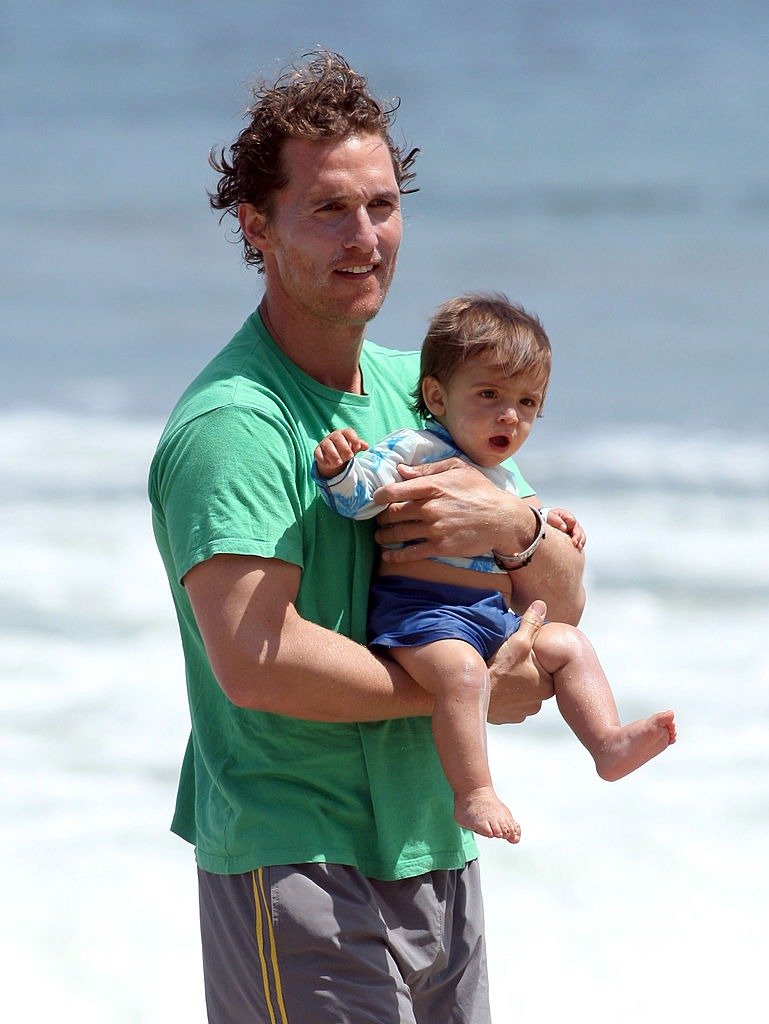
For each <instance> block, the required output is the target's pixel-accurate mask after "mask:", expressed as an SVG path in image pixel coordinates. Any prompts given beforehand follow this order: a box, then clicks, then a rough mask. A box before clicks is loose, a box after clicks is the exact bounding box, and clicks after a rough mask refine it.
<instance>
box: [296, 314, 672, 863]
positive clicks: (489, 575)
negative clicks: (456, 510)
mask: <svg viewBox="0 0 769 1024" xmlns="http://www.w3.org/2000/svg"><path fill="white" fill-rule="evenodd" d="M550 366H551V350H550V342H549V340H548V338H547V335H546V334H545V331H544V330H543V328H542V325H541V324H540V322H539V320H538V319H537V318H536V317H534V316H531V315H530V314H528V313H526V312H525V311H524V310H523V309H521V308H520V307H518V306H514V305H513V304H511V303H510V302H509V301H508V300H507V299H506V298H505V296H503V295H467V296H462V297H460V298H456V299H451V300H449V301H448V302H446V303H444V304H443V305H442V306H440V307H439V309H438V311H437V313H436V315H435V316H434V317H433V319H432V321H431V323H430V327H429V330H428V333H427V336H426V338H425V342H424V345H423V346H422V361H421V372H420V379H419V384H418V387H417V390H416V393H415V397H416V408H417V410H418V411H419V412H420V414H421V415H422V416H423V417H424V418H425V421H426V428H425V429H424V430H409V429H406V430H398V431H396V432H395V433H393V434H390V435H388V436H387V437H386V438H384V440H382V441H380V442H379V444H377V445H376V447H374V448H369V446H368V445H367V443H366V442H365V441H364V440H363V439H361V438H360V437H358V435H357V434H356V433H355V431H354V430H352V429H351V428H346V429H342V430H335V431H333V433H331V434H328V435H327V436H326V437H325V438H324V439H323V440H322V441H321V442H320V444H319V445H318V446H317V448H316V449H315V462H314V466H313V476H314V478H315V480H316V482H317V483H318V485H319V487H320V489H321V492H322V494H323V496H324V498H325V500H326V501H327V503H328V504H329V505H330V506H331V508H333V509H335V510H336V511H337V512H338V513H340V514H341V515H344V516H347V517H348V518H353V519H368V518H371V517H372V516H376V515H377V514H378V513H379V512H381V511H382V509H383V507H384V506H382V505H377V504H375V502H374V500H373V494H374V492H375V491H376V490H377V488H379V487H381V486H382V485H384V484H386V483H390V482H392V481H394V480H399V479H400V476H399V474H398V469H397V467H398V465H400V464H407V465H410V466H413V465H418V464H420V463H425V462H436V461H440V460H442V459H446V458H450V457H452V456H456V457H459V458H461V459H463V460H464V461H465V462H468V463H470V464H471V465H474V466H475V467H476V468H478V469H479V470H480V471H481V472H482V473H483V474H484V475H485V476H487V477H488V478H489V479H490V480H491V481H492V482H493V483H494V484H496V485H497V486H498V487H500V488H501V489H503V490H507V491H510V492H511V493H514V494H516V495H517V494H519V490H521V489H524V488H525V484H524V482H523V480H522V478H521V477H520V474H518V473H517V469H516V468H515V467H514V464H513V466H512V467H511V468H510V469H508V468H505V467H504V466H503V465H502V463H503V462H504V461H505V460H506V459H508V458H510V456H512V455H514V454H515V453H516V452H517V451H518V450H519V448H520V447H521V446H522V445H523V444H524V442H525V441H526V439H527V437H528V436H529V433H530V432H531V429H532V426H533V425H534V420H535V419H536V418H537V416H539V415H540V412H541V409H542V404H543V402H544V398H545V392H546V390H547V385H548V381H549V377H550ZM526 501H527V503H528V504H529V506H530V508H531V510H532V529H533V530H534V540H533V541H532V543H531V545H530V546H529V547H528V548H527V549H526V551H523V552H520V553H519V554H515V555H508V556H505V555H502V554H500V553H498V552H488V553H487V554H485V555H481V556H476V557H473V558H429V559H422V560H421V561H417V562H412V563H407V564H401V565H388V563H386V562H384V561H382V562H381V564H380V566H379V572H378V576H377V577H376V578H375V579H374V581H373V583H372V588H371V596H370V605H369V617H368V640H369V644H370V646H371V647H372V648H374V649H380V650H387V652H388V653H389V654H390V656H391V657H393V658H394V659H395V660H396V661H398V662H399V663H400V664H401V665H402V666H403V668H404V669H405V670H406V671H407V672H408V673H409V675H410V676H411V677H412V678H413V679H414V680H415V681H416V682H417V683H419V684H420V685H421V686H423V687H424V688H425V689H426V690H428V691H429V692H430V693H431V694H433V695H434V697H435V703H434V710H433V718H432V723H433V735H434V737H435V744H436V748H437V751H438V756H439V757H440V760H441V764H442V765H443V769H444V771H445V773H446V777H447V779H448V781H449V784H450V786H451V788H452V790H453V792H454V816H455V819H456V821H457V822H458V823H459V824H460V825H462V826H464V827H465V828H469V829H472V830H473V831H474V832H477V833H479V834H480V835H484V836H489V837H491V836H496V837H498V838H504V839H507V840H508V842H511V843H517V842H518V841H519V839H520V835H521V830H520V826H519V825H518V823H517V822H516V821H515V819H514V818H513V816H512V814H511V813H510V811H509V810H508V808H507V807H506V806H505V804H504V803H503V802H502V801H501V800H500V799H499V797H498V796H497V794H496V792H495V790H494V787H493V784H492V780H491V774H490V771H489V764H488V757H487V750H486V727H485V726H486V715H487V711H488V703H489V683H488V674H487V665H486V663H487V661H488V660H489V659H490V658H491V657H492V656H493V655H494V654H495V653H496V651H497V650H498V649H499V647H500V646H501V645H502V643H504V641H505V640H506V639H507V638H508V637H509V636H510V635H511V634H512V633H514V632H515V630H516V629H517V628H518V625H519V623H520V619H519V617H518V616H517V615H516V614H515V612H513V611H512V610H511V607H510V605H511V603H514V586H513V584H514V577H513V576H512V575H511V574H512V573H513V572H514V571H515V570H516V569H519V568H522V567H523V566H525V565H527V564H528V563H529V561H530V560H531V558H532V557H534V555H535V552H536V550H537V547H538V546H539V544H540V543H542V541H543V540H545V538H546V536H547V529H548V528H551V529H556V530H560V531H562V532H565V533H568V534H569V536H570V537H571V540H572V543H573V544H574V545H575V546H576V547H577V548H582V547H583V545H584V543H585V534H584V532H583V530H582V528H581V526H580V525H579V523H578V522H577V520H576V519H575V517H574V516H573V515H572V514H571V513H570V512H569V511H568V510H566V509H542V508H540V506H539V502H538V501H537V499H536V496H535V495H532V494H530V493H529V491H526ZM534 656H535V658H536V660H537V662H538V663H539V665H540V666H541V667H542V668H543V669H544V671H545V672H547V673H548V674H549V675H551V676H552V677H553V680H554V686H555V695H556V700H557V702H558V707H559V709H560V711H561V714H562V715H563V717H564V719H565V720H566V722H567V723H568V725H569V726H570V727H571V729H572V731H573V732H574V734H575V735H576V736H577V738H578V739H579V740H580V741H581V742H582V743H583V744H584V746H585V747H587V749H588V751H589V752H590V754H591V755H592V757H593V759H594V761H595V765H596V770H597V771H598V774H599V775H600V776H601V777H602V778H604V779H607V780H610V781H613V780H616V779H620V778H622V777H623V776H624V775H627V774H628V773H630V772H632V771H635V769H636V768H639V767H640V766H641V765H642V764H645V762H646V761H649V760H650V759H651V758H653V757H655V756H656V755H657V754H659V753H661V752H662V751H663V750H664V749H665V748H666V747H667V746H668V745H669V744H671V743H674V742H675V739H676V729H675V724H674V716H673V712H672V711H661V712H658V713H657V714H655V715H652V716H651V717H650V718H645V719H641V720H639V721H637V722H632V723H631V724H629V725H622V724H621V722H620V719H619V714H618V712H617V706H616V704H615V701H614V697H613V695H612V691H611V688H610V686H609V682H608V680H607V679H606V676H605V674H604V671H603V669H602V668H601V665H600V663H599V661H598V658H597V657H596V654H595V652H594V650H593V648H592V646H591V645H590V643H589V641H588V639H587V637H585V635H584V634H583V633H582V632H580V630H578V629H576V628H575V627H573V626H570V625H566V624H564V623H560V622H546V623H545V624H544V625H543V626H542V628H541V629H540V630H539V633H538V634H537V637H536V640H535V642H534Z"/></svg>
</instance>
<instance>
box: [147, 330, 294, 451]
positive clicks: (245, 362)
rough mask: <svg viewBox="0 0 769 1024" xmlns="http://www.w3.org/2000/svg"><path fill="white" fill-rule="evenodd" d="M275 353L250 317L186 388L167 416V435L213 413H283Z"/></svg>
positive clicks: (235, 414) (234, 414)
mask: <svg viewBox="0 0 769 1024" xmlns="http://www.w3.org/2000/svg"><path fill="white" fill-rule="evenodd" d="M271 355H272V353H271V352H270V351H269V350H268V349H266V348H265V347H264V345H263V339H262V337H261V334H260V332H259V330H258V329H257V325H255V324H254V318H253V317H249V319H248V320H246V322H245V323H244V324H243V326H242V327H241V328H240V330H239V331H238V332H237V334H235V336H234V337H233V338H232V339H231V341H229V342H228V343H227V344H226V345H225V346H224V348H222V349H221V350H220V351H219V352H218V353H217V354H216V355H215V356H214V357H213V359H211V360H210V361H209V362H208V363H207V364H206V366H204V367H203V369H202V370H201V371H200V373H198V375H197V376H196V377H195V378H194V379H193V380H192V382H191V383H190V384H189V385H188V386H187V388H185V390H184V392H183V393H182V395H181V397H180V398H179V400H178V402H177V403H176V405H175V407H174V409H173V411H172V412H171V415H170V417H169V419H168V424H167V426H166V430H165V432H164V433H165V435H168V434H169V433H174V432H175V431H177V430H178V429H179V428H181V427H183V426H185V425H187V424H190V423H192V422H194V421H196V420H198V419H199V418H201V417H204V416H206V415H207V414H210V413H220V414H221V413H222V412H223V411H224V410H228V409H229V410H232V415H233V416H235V417H237V415H238V414H237V412H236V410H238V409H254V410H257V411H258V412H259V413H260V414H261V415H269V413H270V412H271V411H274V412H275V414H276V415H277V416H279V415H280V405H281V399H280V394H279V389H278V387H277V385H276V383H275V378H276V377H277V376H279V374H278V373H277V371H273V370H272V369H271V366H270V363H271Z"/></svg>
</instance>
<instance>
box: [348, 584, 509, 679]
mask: <svg viewBox="0 0 769 1024" xmlns="http://www.w3.org/2000/svg"><path fill="white" fill-rule="evenodd" d="M520 623H521V619H520V616H519V615H516V613H515V612H513V611H511V610H510V609H509V608H508V607H507V604H506V603H505V599H504V598H503V597H502V595H501V594H500V593H499V591H497V590H481V589H479V588H476V587H456V586H453V585H448V584H446V583H432V582H430V581H429V580H413V579H409V578H407V577H405V576H378V577H377V578H376V579H375V580H374V582H373V583H372V585H371V594H370V595H369V608H368V643H369V646H370V647H375V648H376V647H421V645H422V644H430V643H433V642H434V641H435V640H464V641H466V642H467V643H468V644H470V645H471V646H472V647H474V648H475V650H476V651H478V653H479V654H480V656H481V657H482V658H483V660H484V661H488V660H489V658H491V657H493V656H494V655H495V654H496V652H497V651H498V650H499V648H500V647H501V646H502V644H503V643H504V642H505V640H507V638H508V637H509V636H512V634H513V633H515V631H516V630H517V629H518V626H519V625H520Z"/></svg>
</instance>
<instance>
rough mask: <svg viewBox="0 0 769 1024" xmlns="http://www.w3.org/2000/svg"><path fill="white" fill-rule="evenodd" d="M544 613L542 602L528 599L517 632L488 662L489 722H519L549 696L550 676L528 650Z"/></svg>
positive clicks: (550, 689)
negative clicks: (489, 684)
mask: <svg viewBox="0 0 769 1024" xmlns="http://www.w3.org/2000/svg"><path fill="white" fill-rule="evenodd" d="M546 614H547V607H546V605H545V603H544V601H534V602H532V604H531V605H530V607H529V608H528V609H527V610H526V612H525V613H524V615H523V617H522V620H521V625H520V627H519V628H518V630H517V632H515V633H513V635H512V636H511V637H510V639H509V640H507V641H506V642H505V643H504V644H502V646H501V647H500V648H499V650H498V651H497V653H496V654H495V655H494V657H493V658H492V660H491V661H490V662H489V678H490V681H491V700H490V702H489V713H488V720H489V722H491V723H492V724H493V725H504V724H505V723H508V722H523V721H524V720H525V719H526V718H528V717H529V716H530V715H536V714H537V712H538V711H539V710H540V709H541V707H542V701H543V700H548V699H549V698H550V697H552V696H553V680H552V677H551V676H549V675H547V673H545V672H544V671H542V670H541V669H540V668H539V666H538V664H537V660H536V657H535V656H534V653H533V649H532V648H533V645H534V640H535V638H536V636H537V633H538V632H539V628H540V626H541V625H542V623H543V622H544V621H545V615H546Z"/></svg>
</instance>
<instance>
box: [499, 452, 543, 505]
mask: <svg viewBox="0 0 769 1024" xmlns="http://www.w3.org/2000/svg"><path fill="white" fill-rule="evenodd" d="M505 469H507V470H509V471H510V472H511V473H512V475H513V478H514V480H515V488H516V491H517V492H518V497H519V498H531V497H533V496H534V495H535V494H536V493H537V492H536V491H535V490H534V488H533V487H532V486H531V484H527V483H526V481H525V480H524V478H523V474H522V473H521V471H520V469H519V468H518V464H517V463H516V462H514V461H513V460H512V459H508V460H507V461H506V462H505Z"/></svg>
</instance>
